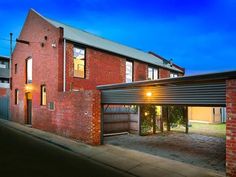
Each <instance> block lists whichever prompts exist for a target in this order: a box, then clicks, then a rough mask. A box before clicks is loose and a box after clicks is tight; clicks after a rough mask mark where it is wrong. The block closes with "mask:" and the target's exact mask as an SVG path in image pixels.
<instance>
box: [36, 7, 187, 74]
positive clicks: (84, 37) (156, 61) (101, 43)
mask: <svg viewBox="0 0 236 177" xmlns="http://www.w3.org/2000/svg"><path fill="white" fill-rule="evenodd" d="M33 11H34V10H33ZM34 12H36V11H34ZM36 13H37V12H36ZM37 14H39V13H37ZM39 15H40V14H39ZM40 16H41V17H42V18H44V19H45V20H47V21H48V22H49V23H51V24H52V25H53V26H55V27H57V28H58V27H62V28H63V29H64V38H65V39H67V40H70V41H73V42H78V43H81V44H84V45H88V46H91V47H95V48H98V49H102V50H106V51H109V52H112V53H116V54H119V55H122V56H125V57H128V58H132V59H136V60H139V61H143V62H145V63H150V64H153V65H157V66H160V67H164V68H168V69H171V70H174V71H178V72H183V71H181V70H180V69H178V68H176V67H174V66H170V64H169V63H164V62H163V60H161V59H160V58H158V57H155V56H153V55H151V54H149V53H146V52H143V51H141V50H138V49H134V48H131V47H128V46H125V45H122V44H118V43H116V42H113V41H110V40H107V39H104V38H102V37H99V36H96V35H94V34H91V33H88V32H86V31H83V30H80V29H78V28H74V27H71V26H68V25H65V24H63V23H60V22H57V21H54V20H51V19H48V18H45V17H43V16H42V15H40Z"/></svg>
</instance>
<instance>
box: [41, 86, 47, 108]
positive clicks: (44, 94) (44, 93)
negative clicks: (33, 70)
mask: <svg viewBox="0 0 236 177" xmlns="http://www.w3.org/2000/svg"><path fill="white" fill-rule="evenodd" d="M41 92H42V105H46V101H47V100H46V87H45V86H42V91H41Z"/></svg>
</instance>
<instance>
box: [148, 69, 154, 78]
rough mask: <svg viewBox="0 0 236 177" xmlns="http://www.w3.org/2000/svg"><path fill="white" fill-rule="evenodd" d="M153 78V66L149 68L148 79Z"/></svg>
mask: <svg viewBox="0 0 236 177" xmlns="http://www.w3.org/2000/svg"><path fill="white" fill-rule="evenodd" d="M152 79H153V74H152V68H148V80H152Z"/></svg>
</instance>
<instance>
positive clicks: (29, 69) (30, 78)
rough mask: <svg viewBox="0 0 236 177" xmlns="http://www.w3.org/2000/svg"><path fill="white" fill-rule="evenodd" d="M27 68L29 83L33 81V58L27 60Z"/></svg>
mask: <svg viewBox="0 0 236 177" xmlns="http://www.w3.org/2000/svg"><path fill="white" fill-rule="evenodd" d="M26 68H27V77H26V79H27V81H26V82H27V83H32V58H29V59H27V60H26Z"/></svg>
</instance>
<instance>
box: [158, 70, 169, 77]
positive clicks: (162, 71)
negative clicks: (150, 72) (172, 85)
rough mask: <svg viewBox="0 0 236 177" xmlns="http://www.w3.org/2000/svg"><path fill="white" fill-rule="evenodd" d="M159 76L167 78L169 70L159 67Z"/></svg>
mask: <svg viewBox="0 0 236 177" xmlns="http://www.w3.org/2000/svg"><path fill="white" fill-rule="evenodd" d="M159 77H160V78H169V77H170V71H169V70H167V69H164V68H159Z"/></svg>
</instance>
